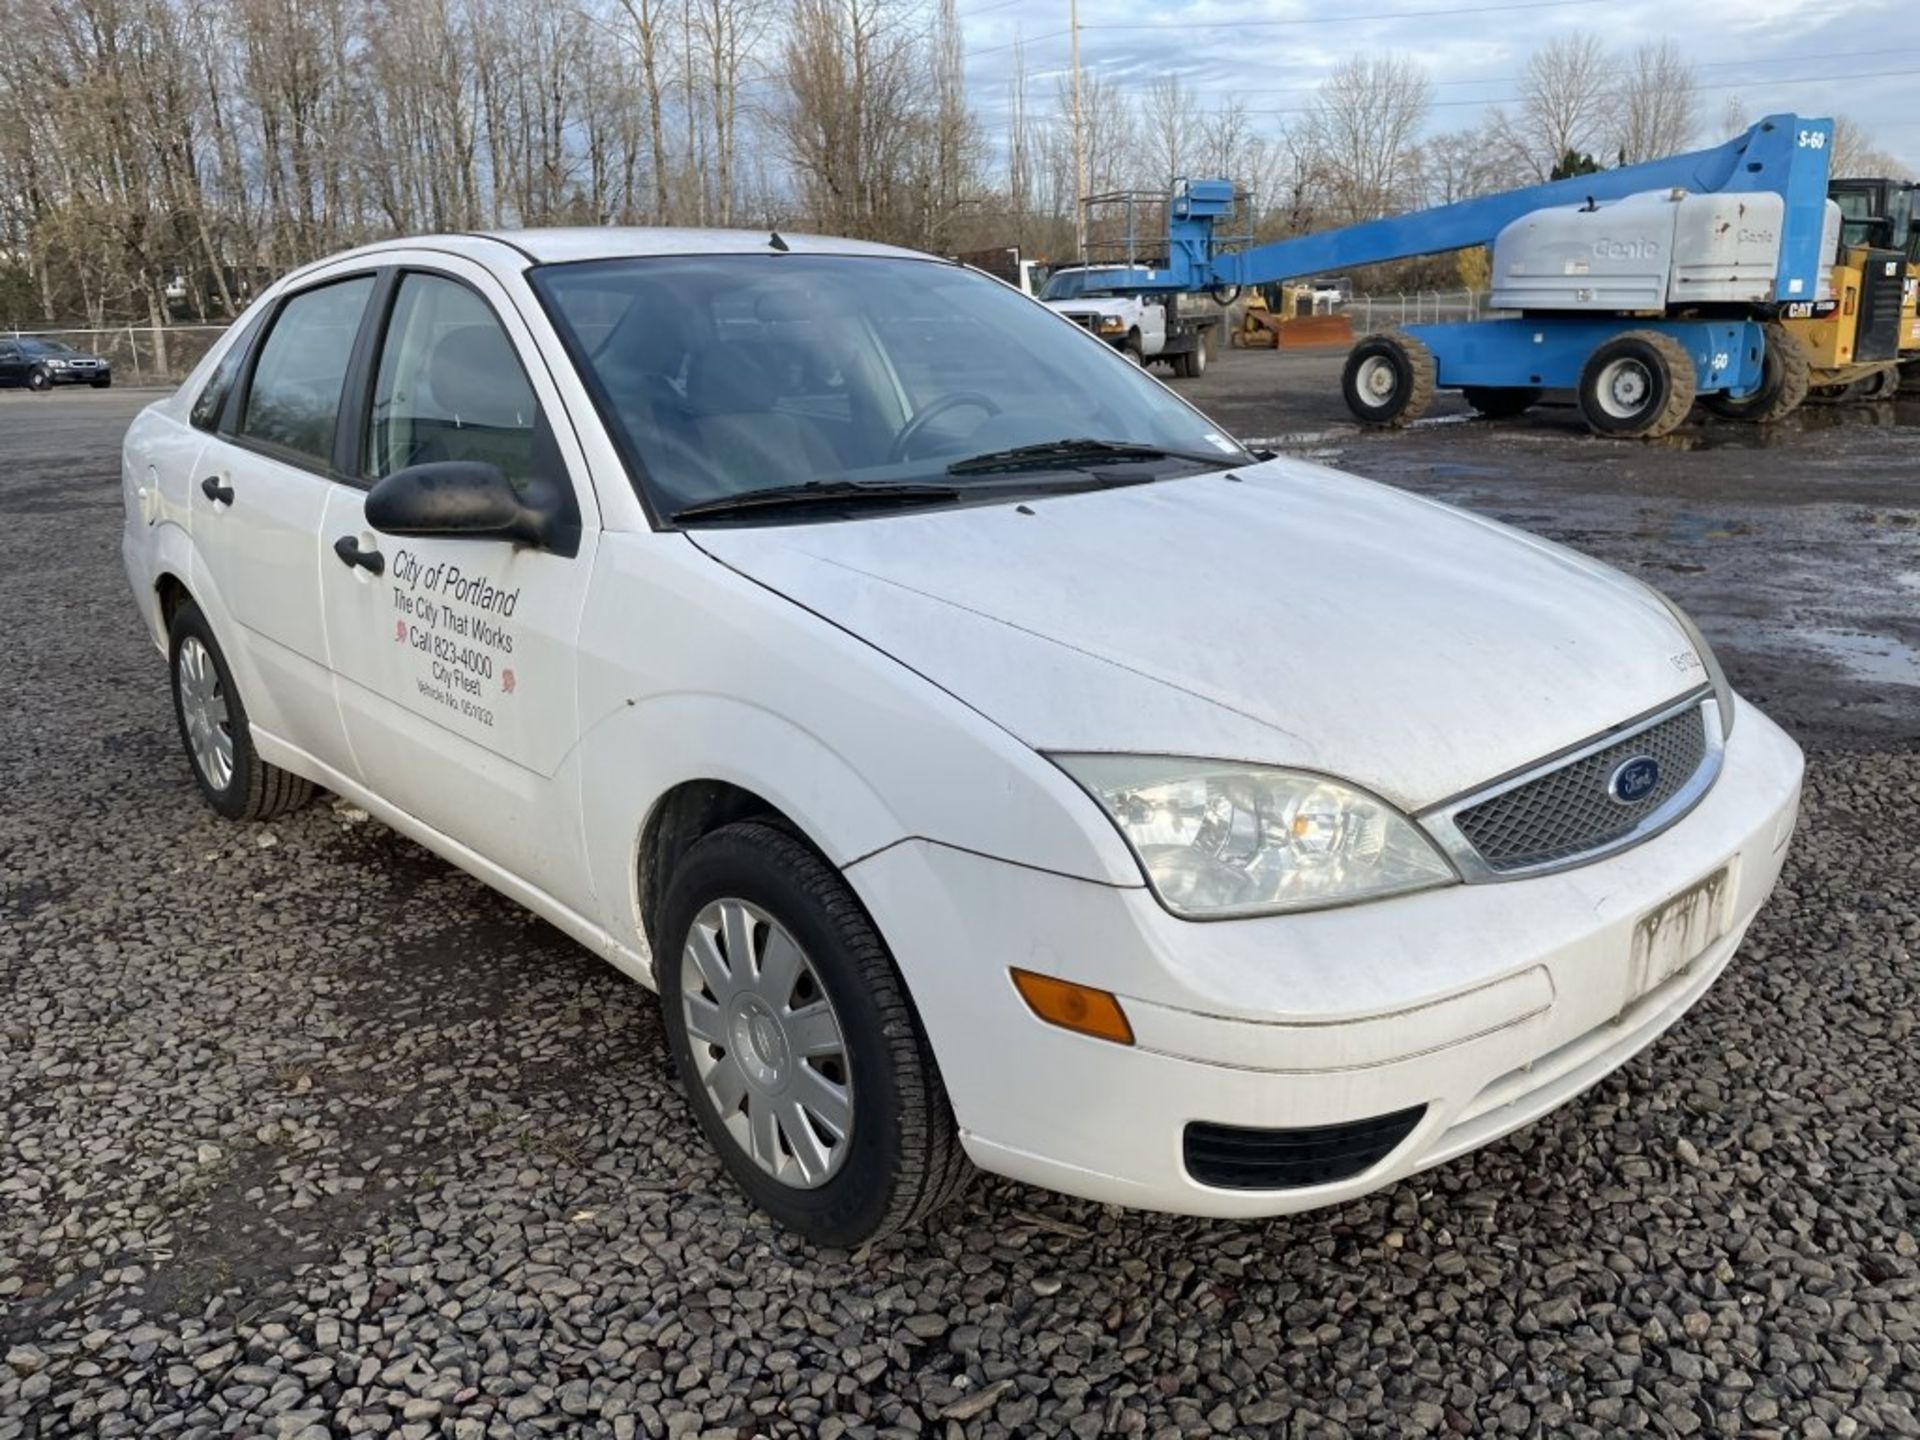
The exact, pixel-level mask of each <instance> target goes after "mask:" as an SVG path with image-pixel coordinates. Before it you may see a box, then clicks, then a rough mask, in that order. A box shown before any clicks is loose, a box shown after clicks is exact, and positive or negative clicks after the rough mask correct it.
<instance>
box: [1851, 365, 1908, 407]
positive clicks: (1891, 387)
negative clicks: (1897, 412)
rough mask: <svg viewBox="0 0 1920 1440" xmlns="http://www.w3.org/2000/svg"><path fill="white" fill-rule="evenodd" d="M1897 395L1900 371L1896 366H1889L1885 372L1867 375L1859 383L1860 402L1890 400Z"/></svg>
mask: <svg viewBox="0 0 1920 1440" xmlns="http://www.w3.org/2000/svg"><path fill="white" fill-rule="evenodd" d="M1899 393H1900V369H1899V367H1898V366H1890V367H1889V368H1887V369H1885V370H1881V371H1879V372H1877V373H1875V374H1872V375H1869V376H1868V377H1867V378H1866V379H1864V380H1862V381H1861V382H1860V398H1861V399H1862V400H1873V401H1879V400H1891V399H1893V397H1894V396H1896V395H1898V394H1899Z"/></svg>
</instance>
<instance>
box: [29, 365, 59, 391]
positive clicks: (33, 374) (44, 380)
mask: <svg viewBox="0 0 1920 1440" xmlns="http://www.w3.org/2000/svg"><path fill="white" fill-rule="evenodd" d="M27 388H28V389H29V390H34V391H39V392H45V391H48V390H51V389H52V388H53V377H52V376H51V375H49V374H48V373H47V372H46V371H44V370H29V371H28V372H27Z"/></svg>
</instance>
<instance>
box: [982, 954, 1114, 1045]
mask: <svg viewBox="0 0 1920 1440" xmlns="http://www.w3.org/2000/svg"><path fill="white" fill-rule="evenodd" d="M1011 973H1012V975H1013V987H1014V989H1016V990H1018V991H1019V992H1020V998H1021V999H1022V1000H1024V1001H1026V1002H1027V1008H1028V1009H1029V1010H1031V1011H1033V1013H1034V1014H1036V1015H1038V1016H1039V1017H1040V1018H1041V1019H1042V1020H1044V1021H1046V1022H1047V1023H1048V1024H1049V1025H1058V1026H1059V1027H1060V1028H1061V1029H1063V1030H1075V1031H1078V1032H1079V1033H1080V1034H1082V1035H1091V1036H1093V1037H1094V1039H1096V1040H1111V1041H1113V1042H1114V1043H1115V1044H1117V1045H1131V1044H1133V1026H1131V1025H1129V1024H1128V1023H1127V1016H1126V1012H1125V1011H1123V1010H1121V1008H1120V1002H1119V1001H1118V1000H1116V999H1115V998H1114V997H1113V996H1111V995H1109V994H1108V993H1107V992H1106V991H1104V990H1095V989H1094V988H1093V987H1092V986H1090V985H1076V984H1074V983H1073V982H1072V981H1071V980H1056V979H1054V978H1053V977H1052V976H1051V975H1036V974H1034V973H1033V972H1032V971H1031V970H1014V971H1012V972H1011Z"/></svg>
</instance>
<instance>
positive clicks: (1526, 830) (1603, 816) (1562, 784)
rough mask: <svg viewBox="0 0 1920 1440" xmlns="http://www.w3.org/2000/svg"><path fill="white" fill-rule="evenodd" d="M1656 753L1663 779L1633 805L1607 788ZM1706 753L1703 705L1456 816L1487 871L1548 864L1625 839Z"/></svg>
mask: <svg viewBox="0 0 1920 1440" xmlns="http://www.w3.org/2000/svg"><path fill="white" fill-rule="evenodd" d="M1642 755H1645V756H1651V757H1652V758H1653V759H1654V760H1655V761H1656V762H1658V764H1659V766H1660V779H1659V781H1658V783H1656V784H1655V785H1654V787H1653V788H1652V789H1651V790H1649V791H1648V792H1647V793H1646V794H1645V795H1643V796H1642V797H1640V798H1639V799H1638V800H1635V801H1634V802H1633V803H1632V804H1622V803H1621V802H1620V801H1618V800H1615V799H1614V798H1613V796H1612V795H1611V794H1609V793H1608V785H1609V783H1610V781H1611V779H1612V777H1613V773H1614V771H1615V770H1616V769H1617V768H1618V767H1619V766H1621V765H1622V764H1624V763H1625V762H1626V761H1628V760H1632V759H1634V758H1636V757H1638V756H1642ZM1706 758H1707V726H1706V716H1705V713H1704V712H1703V711H1702V709H1701V707H1700V706H1698V705H1694V706H1691V707H1690V708H1688V709H1686V710H1683V711H1681V712H1680V713H1679V714H1678V715H1674V716H1671V717H1670V718H1668V719H1666V720H1662V721H1661V722H1660V723H1659V724H1658V725H1655V726H1652V727H1651V728H1650V729H1646V730H1642V731H1640V732H1639V733H1638V734H1635V735H1630V736H1628V737H1627V738H1626V739H1624V740H1620V741H1617V742H1616V743H1614V744H1612V745H1609V746H1607V747H1606V748H1605V749H1604V750H1596V751H1594V752H1593V753H1592V754H1590V755H1583V756H1581V757H1580V758H1579V759H1577V760H1573V761H1570V762H1568V763H1567V764H1566V765H1563V766H1562V767H1561V768H1560V769H1558V770H1553V771H1550V772H1548V773H1547V774H1545V775H1542V776H1541V777H1540V778H1539V779H1537V780H1530V781H1528V782H1527V783H1526V784H1524V785H1519V786H1516V787H1515V788H1513V789H1511V790H1508V791H1505V792H1503V793H1501V794H1499V795H1495V796H1494V797H1493V798H1492V799H1490V800H1483V801H1481V802H1480V803H1479V804H1478V805H1473V806H1469V807H1468V808H1467V809H1465V810H1462V811H1461V812H1460V813H1459V814H1457V815H1456V816H1454V817H1453V823H1454V827H1455V828H1456V829H1458V830H1459V832H1460V834H1461V835H1462V836H1464V837H1465V838H1466V841H1467V843H1468V844H1470V845H1472V846H1473V848H1474V850H1475V851H1476V852H1477V853H1478V854H1479V856H1480V858H1481V860H1482V861H1483V862H1485V864H1486V866H1487V868H1488V869H1489V870H1493V871H1496V872H1506V871H1511V870H1525V869H1530V868H1531V867H1533V866H1536V865H1551V864H1554V863H1555V862H1557V861H1561V860H1567V859H1571V858H1572V857H1574V856H1576V855H1582V854H1585V853H1586V852H1587V851H1590V850H1599V849H1602V848H1603V847H1605V846H1608V845H1611V844H1613V843H1614V842H1615V841H1616V840H1621V839H1624V838H1625V837H1626V836H1627V835H1629V834H1631V833H1632V831H1633V829H1634V827H1635V826H1637V825H1639V824H1640V822H1641V821H1642V820H1644V819H1646V817H1647V816H1648V815H1650V814H1652V813H1653V812H1654V811H1656V810H1658V809H1659V808H1660V807H1661V806H1662V805H1664V804H1666V803H1667V801H1669V800H1671V799H1672V798H1673V797H1674V795H1675V794H1677V793H1678V792H1679V790H1680V788H1681V787H1682V786H1683V785H1685V784H1686V783H1687V782H1688V781H1689V780H1691V779H1692V778H1693V776H1694V772H1695V771H1697V770H1698V769H1699V768H1700V766H1701V764H1702V762H1704V761H1705V759H1706Z"/></svg>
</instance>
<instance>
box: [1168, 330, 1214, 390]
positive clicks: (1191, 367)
mask: <svg viewBox="0 0 1920 1440" xmlns="http://www.w3.org/2000/svg"><path fill="white" fill-rule="evenodd" d="M1173 373H1174V375H1175V377H1176V378H1178V379H1181V380H1198V379H1199V378H1200V377H1201V376H1202V375H1204V374H1206V373H1207V342H1206V341H1205V340H1204V339H1201V340H1196V341H1195V342H1194V346H1193V349H1191V350H1183V351H1182V352H1181V353H1180V354H1178V355H1176V356H1174V357H1173Z"/></svg>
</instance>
